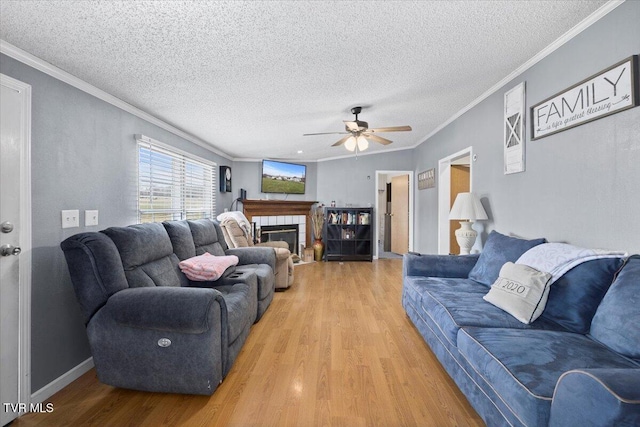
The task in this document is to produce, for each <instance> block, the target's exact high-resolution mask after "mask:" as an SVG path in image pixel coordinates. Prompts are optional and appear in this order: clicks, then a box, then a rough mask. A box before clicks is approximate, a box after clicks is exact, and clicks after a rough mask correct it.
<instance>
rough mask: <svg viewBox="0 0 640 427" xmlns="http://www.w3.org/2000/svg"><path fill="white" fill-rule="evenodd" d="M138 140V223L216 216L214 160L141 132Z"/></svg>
mask: <svg viewBox="0 0 640 427" xmlns="http://www.w3.org/2000/svg"><path fill="white" fill-rule="evenodd" d="M137 140H138V223H143V222H161V221H167V220H174V219H178V220H179V219H198V218H211V217H213V216H215V211H216V196H215V191H216V185H215V181H216V178H215V170H216V164H215V163H213V162H210V161H208V160H204V159H201V158H198V157H196V156H192V155H190V154H187V153H183V152H181V151H179V150H177V149H175V148H171V147H169V146H166V145H164V144H162V143H159V142H158V141H154V140H152V139H151V138H147V137H146V136H143V135H137Z"/></svg>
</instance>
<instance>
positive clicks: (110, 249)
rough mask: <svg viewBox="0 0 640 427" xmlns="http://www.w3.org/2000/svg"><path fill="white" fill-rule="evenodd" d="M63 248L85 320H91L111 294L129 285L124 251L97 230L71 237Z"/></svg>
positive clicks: (64, 242)
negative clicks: (123, 260)
mask: <svg viewBox="0 0 640 427" xmlns="http://www.w3.org/2000/svg"><path fill="white" fill-rule="evenodd" d="M60 247H61V248H62V250H63V251H64V256H65V258H66V260H67V265H68V267H69V273H70V275H71V282H72V283H73V288H74V290H75V293H76V296H77V297H78V301H79V302H80V308H81V309H82V314H84V318H85V319H84V320H85V322H86V323H88V322H89V320H90V319H91V317H92V316H93V315H94V314H95V312H96V311H98V310H99V309H100V307H102V306H103V305H104V304H105V303H106V302H107V300H108V299H109V297H110V296H111V295H113V294H115V293H116V292H119V291H121V290H123V289H127V288H128V287H129V283H128V282H127V278H126V276H125V274H124V270H123V269H122V260H121V259H120V253H118V248H117V247H116V245H115V243H113V240H111V239H110V238H109V237H107V236H106V235H105V234H103V233H97V232H89V233H80V234H76V235H74V236H71V237H69V238H67V239H65V240H64V241H63V242H62V243H61V244H60Z"/></svg>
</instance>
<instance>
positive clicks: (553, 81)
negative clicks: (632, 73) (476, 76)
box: [415, 1, 640, 253]
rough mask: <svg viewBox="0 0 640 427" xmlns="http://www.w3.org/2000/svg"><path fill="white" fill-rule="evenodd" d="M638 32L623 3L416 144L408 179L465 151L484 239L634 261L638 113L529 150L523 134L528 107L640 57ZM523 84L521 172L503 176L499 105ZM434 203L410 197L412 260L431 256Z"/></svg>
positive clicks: (630, 7) (432, 198)
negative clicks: (559, 245) (513, 239)
mask: <svg viewBox="0 0 640 427" xmlns="http://www.w3.org/2000/svg"><path fill="white" fill-rule="evenodd" d="M638 22H640V2H637V1H628V2H625V3H623V4H622V5H621V6H619V7H618V8H616V9H615V10H614V11H612V12H611V13H609V14H608V15H607V16H605V17H604V18H602V19H601V20H599V21H598V22H596V23H595V24H593V25H592V26H591V27H589V28H588V29H586V30H585V31H583V32H582V33H581V34H579V35H578V36H577V37H575V38H574V39H572V40H571V41H569V42H568V43H566V44H565V45H564V46H562V47H561V48H560V49H558V50H556V51H555V52H554V53H553V54H551V55H549V56H548V57H546V58H545V59H543V60H542V61H541V62H539V63H538V64H536V65H535V66H533V67H532V68H530V69H529V70H527V71H526V72H525V73H524V74H522V75H521V76H519V77H518V78H516V79H514V80H513V81H512V82H510V83H509V84H507V85H505V86H504V87H503V88H502V89H501V90H498V91H497V92H496V93H495V94H493V95H491V96H490V97H489V98H488V99H486V100H484V101H483V102H482V103H480V104H479V105H478V106H476V107H475V108H473V109H471V110H470V111H468V112H467V113H465V114H464V115H462V116H461V117H460V118H458V119H457V120H455V121H454V122H453V123H451V124H450V125H449V126H447V127H445V128H444V129H443V130H442V131H441V132H439V133H438V134H436V135H435V136H433V137H432V138H429V139H428V140H427V141H426V142H425V143H423V144H421V145H420V146H419V147H418V148H417V149H416V153H415V154H416V156H415V157H416V159H417V160H416V161H417V163H416V170H417V171H422V170H425V169H429V168H431V167H437V165H438V160H439V159H441V158H444V157H446V156H448V155H450V154H453V153H455V152H457V151H459V150H461V149H463V148H465V147H467V146H470V145H472V146H473V148H474V153H475V154H477V155H478V160H477V162H475V163H474V164H473V189H474V192H477V193H478V194H479V195H480V196H481V198H482V199H483V203H484V204H485V206H486V207H487V208H488V211H489V212H488V213H489V216H490V221H488V222H487V223H486V224H485V227H486V230H487V231H488V230H492V229H495V230H497V231H500V232H502V233H514V234H517V235H522V236H527V237H539V236H544V237H546V238H547V239H549V240H550V241H565V242H568V243H571V244H575V245H578V246H584V247H595V248H609V249H620V250H626V251H629V252H640V239H639V238H638V236H640V223H639V222H638V221H637V219H636V217H637V214H638V212H640V190H639V186H638V185H639V184H638V183H640V107H636V108H633V109H630V110H626V111H623V112H621V113H618V114H615V115H612V116H609V117H605V118H601V119H599V120H596V121H594V122H591V123H587V124H584V125H582V126H579V127H576V128H573V129H569V130H566V131H564V132H560V133H558V134H555V135H551V136H548V137H546V138H542V139H539V140H536V141H531V138H530V128H529V126H530V123H529V121H530V118H529V114H530V112H529V108H530V107H531V106H532V105H535V104H537V103H538V102H540V101H543V100H544V99H546V98H548V97H550V96H552V95H554V94H556V93H557V92H559V91H561V90H564V89H566V88H568V87H570V86H572V85H573V84H575V83H578V82H579V81H581V80H583V79H585V78H587V77H589V76H591V75H593V74H595V73H597V72H599V71H601V70H603V69H605V68H607V67H608V66H610V65H613V64H615V63H616V62H618V61H621V60H623V59H625V58H627V57H629V56H631V55H633V54H638V53H640V25H638ZM497 77H499V76H497ZM522 81H525V82H526V107H527V109H526V113H527V122H526V125H527V140H526V141H527V145H526V172H524V173H519V174H513V175H504V174H503V151H502V139H503V126H502V120H503V117H502V115H503V113H502V111H503V96H504V92H506V91H507V90H509V89H511V88H512V87H514V86H515V85H517V84H518V83H520V82H522ZM639 84H640V83H639ZM437 202H438V200H437V189H433V190H422V191H417V192H416V205H417V211H416V217H417V218H419V220H418V221H417V227H416V235H415V237H416V241H415V243H416V245H415V248H416V250H417V251H421V252H427V253H435V252H437V236H438V229H437V205H438V203H437ZM485 235H486V234H485Z"/></svg>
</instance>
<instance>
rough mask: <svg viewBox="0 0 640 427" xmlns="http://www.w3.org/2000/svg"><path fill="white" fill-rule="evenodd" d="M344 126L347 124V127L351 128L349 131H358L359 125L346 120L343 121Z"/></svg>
mask: <svg viewBox="0 0 640 427" xmlns="http://www.w3.org/2000/svg"><path fill="white" fill-rule="evenodd" d="M344 124H345V126H347V129H349V130H351V131H359V130H360V127H359V126H358V124H357V123H356V122H348V121H346V120H345V121H344Z"/></svg>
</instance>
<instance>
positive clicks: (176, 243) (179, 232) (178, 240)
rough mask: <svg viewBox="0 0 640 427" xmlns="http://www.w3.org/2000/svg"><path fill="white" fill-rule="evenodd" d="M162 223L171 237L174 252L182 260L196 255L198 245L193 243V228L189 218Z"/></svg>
mask: <svg viewBox="0 0 640 427" xmlns="http://www.w3.org/2000/svg"><path fill="white" fill-rule="evenodd" d="M162 225H163V226H164V229H165V230H167V234H168V235H169V239H171V244H172V245H173V253H175V254H176V256H177V257H178V259H179V260H180V261H184V260H185V259H189V258H193V257H194V256H196V245H195V243H193V236H192V235H191V228H190V227H189V223H188V222H187V220H182V221H165V222H163V223H162Z"/></svg>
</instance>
